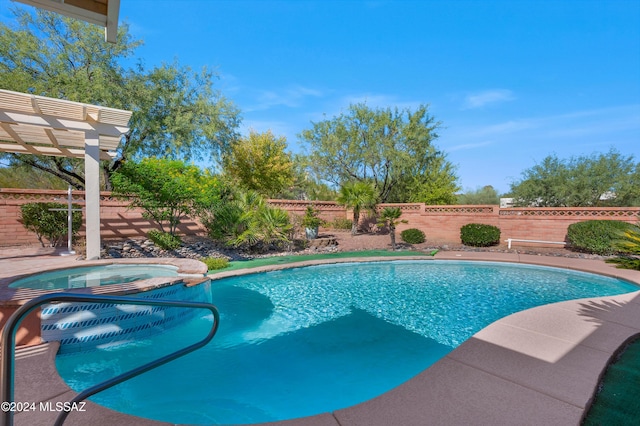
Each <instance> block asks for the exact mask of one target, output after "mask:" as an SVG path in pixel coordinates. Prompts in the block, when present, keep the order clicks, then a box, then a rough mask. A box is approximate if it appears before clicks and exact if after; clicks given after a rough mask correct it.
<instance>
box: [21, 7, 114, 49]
mask: <svg viewBox="0 0 640 426" xmlns="http://www.w3.org/2000/svg"><path fill="white" fill-rule="evenodd" d="M16 1H19V2H20V3H24V4H28V5H31V6H35V7H38V8H40V9H46V10H49V11H51V12H57V13H60V14H62V15H66V16H70V17H72V18H76V19H80V20H81V21H86V22H90V23H92V24H96V25H100V26H101V27H104V38H105V40H106V41H108V42H109V43H115V42H116V39H117V36H118V15H119V14H120V0H16Z"/></svg>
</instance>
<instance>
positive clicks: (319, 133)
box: [300, 104, 457, 203]
mask: <svg viewBox="0 0 640 426" xmlns="http://www.w3.org/2000/svg"><path fill="white" fill-rule="evenodd" d="M312 125H313V127H312V128H311V129H307V130H304V131H303V132H302V133H301V135H300V138H301V140H302V142H303V143H306V144H308V145H309V146H310V151H311V152H310V155H309V159H310V161H309V165H310V168H311V169H312V171H313V172H314V173H315V175H317V176H321V177H322V178H323V179H324V180H325V181H327V182H331V183H332V184H334V185H336V186H342V185H343V184H344V183H345V182H348V181H354V180H355V181H360V182H367V181H368V182H371V183H372V184H373V186H374V188H375V190H376V194H377V198H378V202H408V201H414V202H430V203H445V202H450V201H451V200H455V197H454V195H453V194H455V191H457V185H456V181H457V177H456V176H455V174H454V167H453V166H452V165H451V163H449V162H448V161H447V160H446V156H445V154H444V153H443V152H441V151H439V150H437V149H436V147H435V146H434V145H433V141H434V140H435V139H436V138H437V137H438V134H437V130H438V128H439V127H440V123H439V122H436V121H435V120H434V118H433V117H431V116H430V115H429V114H428V110H427V106H425V105H420V106H419V107H418V108H417V109H416V110H415V111H411V110H409V109H402V110H399V109H398V108H394V109H391V108H385V109H372V108H370V107H368V106H367V105H366V104H355V105H351V106H350V107H349V109H348V110H347V112H345V113H342V114H340V115H339V116H337V117H334V118H332V119H327V120H323V121H320V122H317V123H312Z"/></svg>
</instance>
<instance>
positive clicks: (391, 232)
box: [389, 225, 396, 251]
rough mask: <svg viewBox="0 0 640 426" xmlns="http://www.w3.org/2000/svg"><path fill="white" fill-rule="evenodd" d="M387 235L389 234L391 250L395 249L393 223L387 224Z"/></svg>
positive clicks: (394, 228)
mask: <svg viewBox="0 0 640 426" xmlns="http://www.w3.org/2000/svg"><path fill="white" fill-rule="evenodd" d="M389 235H390V236H391V250H393V251H395V250H396V227H395V226H393V225H390V226H389Z"/></svg>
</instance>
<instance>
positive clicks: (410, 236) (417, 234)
mask: <svg viewBox="0 0 640 426" xmlns="http://www.w3.org/2000/svg"><path fill="white" fill-rule="evenodd" d="M400 238H401V239H402V241H404V242H405V243H408V244H421V243H424V241H425V235H424V232H422V231H421V230H419V229H417V228H409V229H405V230H404V231H402V232H401V233H400Z"/></svg>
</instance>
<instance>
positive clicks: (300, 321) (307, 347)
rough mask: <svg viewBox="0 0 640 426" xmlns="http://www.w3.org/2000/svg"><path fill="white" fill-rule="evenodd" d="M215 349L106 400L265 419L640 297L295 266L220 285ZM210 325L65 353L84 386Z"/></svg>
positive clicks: (450, 272)
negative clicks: (596, 303) (534, 314)
mask: <svg viewBox="0 0 640 426" xmlns="http://www.w3.org/2000/svg"><path fill="white" fill-rule="evenodd" d="M211 289H212V290H211V297H212V302H213V303H214V304H216V305H217V306H218V308H219V309H220V314H221V322H220V328H219V331H218V334H217V335H216V337H215V338H214V340H213V341H212V342H211V343H210V344H209V345H208V346H207V347H205V348H203V349H200V350H198V351H196V352H195V353H192V354H190V355H188V356H186V357H184V358H182V359H179V360H176V361H173V362H171V363H170V364H168V365H165V366H163V367H161V368H159V369H157V370H154V371H151V372H148V373H145V374H144V375H142V376H139V377H137V378H135V379H133V380H130V381H129V382H125V383H123V384H120V385H118V386H117V387H115V388H113V389H111V390H108V391H105V392H103V393H101V394H98V395H96V396H94V397H93V398H92V400H94V401H96V402H98V403H100V404H103V405H106V406H108V407H110V408H113V409H115V410H119V411H123V412H126V413H130V414H134V415H137V416H142V417H148V418H152V419H157V420H163V421H167V422H175V423H188V424H234V423H236V424H238V423H245V424H246V423H257V422H267V421H275V420H283V419H290V418H295V417H302V416H309V415H313V414H318V413H323V412H328V411H333V410H337V409H340V408H344V407H348V406H350V405H354V404H357V403H359V402H362V401H365V400H367V399H370V398H373V397H375V396H377V395H380V394H382V393H384V392H386V391H388V390H389V389H391V388H393V387H395V386H398V385H399V384H401V383H403V382H405V381H407V380H408V379H410V378H411V377H413V376H415V375H416V374H418V373H420V372H421V371H422V370H424V369H425V368H427V367H429V366H430V365H432V364H433V363H435V362H436V361H438V360H439V359H441V358H442V357H443V356H445V355H446V354H447V353H448V352H450V351H451V350H452V349H454V348H455V347H456V346H458V345H459V344H460V343H462V342H463V341H465V340H466V339H468V338H469V337H471V335H473V334H474V333H476V332H477V331H479V330H480V329H482V328H484V327H485V326H487V325H489V324H490V323H492V322H493V321H495V320H497V319H499V318H502V317H504V316H507V315H509V314H511V313H514V312H517V311H521V310H524V309H528V308H531V307H535V306H539V305H544V304H548V303H552V302H558V301H563V300H569V299H576V298H583V297H596V296H606V295H614V294H621V293H626V292H631V291H636V290H638V289H639V287H638V286H636V285H633V284H630V283H628V282H625V281H620V280H616V279H613V278H608V277H602V276H598V275H592V274H586V273H581V272H573V271H568V270H562V269H554V268H543V267H534V266H523V265H510V264H502V263H500V264H498V263H484V262H482V263H480V262H463V261H460V262H451V261H433V260H432V261H410V262H409V261H392V262H380V263H376V262H367V263H359V264H337V265H326V266H314V267H305V268H296V269H290V270H283V271H278V272H269V273H261V274H255V275H249V276H243V277H235V278H227V279H223V280H219V281H213V282H212V285H211ZM210 324H211V318H208V317H202V318H198V319H196V320H193V321H191V322H189V323H188V324H185V325H184V326H181V327H179V328H175V329H172V330H170V331H167V332H165V333H163V334H161V335H159V336H157V337H155V338H152V339H138V340H136V341H135V342H131V343H130V344H128V345H124V346H120V347H115V348H110V349H108V350H98V351H93V352H88V353H84V354H79V355H61V356H58V358H57V366H58V370H59V372H60V374H61V376H62V377H63V378H64V379H65V381H66V382H67V383H68V384H69V385H70V386H71V387H72V388H73V389H76V390H82V389H84V388H86V387H88V386H90V385H92V384H95V383H97V382H98V381H101V380H104V379H107V378H110V377H113V376H115V375H116V374H119V373H122V372H124V371H126V370H128V369H130V368H132V367H135V366H137V365H141V364H142V363H144V362H147V361H150V360H152V359H154V358H156V357H159V356H161V355H164V354H167V353H169V352H170V351H172V350H175V349H177V348H178V347H181V346H184V345H186V344H188V343H191V342H193V341H195V340H196V339H199V338H201V337H203V336H204V335H205V334H206V332H207V330H208V327H209V326H210Z"/></svg>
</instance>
